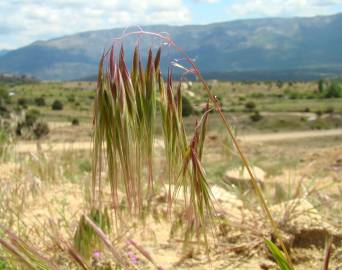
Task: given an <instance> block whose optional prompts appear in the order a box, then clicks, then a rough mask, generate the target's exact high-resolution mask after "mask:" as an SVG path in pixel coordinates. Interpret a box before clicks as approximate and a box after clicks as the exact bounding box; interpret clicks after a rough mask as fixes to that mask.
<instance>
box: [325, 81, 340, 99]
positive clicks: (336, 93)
mask: <svg viewBox="0 0 342 270" xmlns="http://www.w3.org/2000/svg"><path fill="white" fill-rule="evenodd" d="M324 96H325V98H339V97H341V96H342V88H341V86H340V85H339V84H338V83H337V82H332V83H331V84H330V85H329V87H328V88H327V89H326V91H325V95H324Z"/></svg>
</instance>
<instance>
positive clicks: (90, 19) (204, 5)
mask: <svg viewBox="0 0 342 270" xmlns="http://www.w3.org/2000/svg"><path fill="white" fill-rule="evenodd" d="M338 12H342V0H100V1H97V0H0V50H1V49H15V48H18V47H21V46H24V45H27V44H29V43H32V42H34V41H36V40H45V39H50V38H54V37H58V36H63V35H67V34H73V33H77V32H81V31H87V30H97V29H104V28H115V27H126V26H131V25H149V24H160V23H163V24H172V25H184V24H207V23H212V22H220V21H230V20H235V19H245V18H262V17H293V16H314V15H328V14H334V13H338Z"/></svg>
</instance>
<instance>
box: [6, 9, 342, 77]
mask: <svg viewBox="0 0 342 270" xmlns="http://www.w3.org/2000/svg"><path fill="white" fill-rule="evenodd" d="M341 27H342V14H337V15H332V16H318V17H311V18H267V19H250V20H238V21H231V22H223V23H215V24H209V25H187V26H167V25H157V26H146V27H144V29H145V30H147V31H154V32H168V33H169V34H170V35H171V36H172V37H173V39H174V40H175V41H176V43H177V44H179V46H180V47H182V48H183V49H184V50H185V51H186V52H187V53H188V54H189V55H190V56H191V57H192V58H195V59H196V62H197V63H198V65H199V67H200V68H201V70H202V72H203V73H206V74H208V77H219V78H229V79H254V80H255V79H278V78H281V79H314V78H318V77H320V76H335V75H337V76H338V75H339V74H342V54H341V53H340V44H342V31H341V30H340V29H341ZM122 31H123V29H119V28H117V29H111V30H99V31H92V32H84V33H79V34H75V35H70V36H64V37H60V38H57V39H52V40H48V41H37V42H35V43H33V44H30V45H28V46H26V47H22V48H19V49H16V50H12V51H9V52H7V53H6V54H4V55H2V56H0V73H1V72H2V73H17V74H29V75H33V76H35V77H37V78H39V79H47V80H72V79H79V78H85V77H89V76H93V75H94V74H96V70H97V62H98V59H99V56H100V55H101V53H102V51H103V49H104V47H105V46H108V45H109V44H110V43H111V39H112V38H113V37H117V36H119V35H120V34H121V33H122ZM152 43H153V44H154V45H156V41H151V40H148V41H146V42H145V43H143V44H142V46H143V47H144V46H147V44H148V45H150V44H152ZM172 57H175V56H174V55H172V52H171V54H170V55H169V58H172Z"/></svg>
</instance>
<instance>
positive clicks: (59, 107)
mask: <svg viewBox="0 0 342 270" xmlns="http://www.w3.org/2000/svg"><path fill="white" fill-rule="evenodd" d="M51 108H52V110H54V111H61V110H63V103H62V101H60V100H58V99H56V100H55V101H54V102H53V103H52V105H51Z"/></svg>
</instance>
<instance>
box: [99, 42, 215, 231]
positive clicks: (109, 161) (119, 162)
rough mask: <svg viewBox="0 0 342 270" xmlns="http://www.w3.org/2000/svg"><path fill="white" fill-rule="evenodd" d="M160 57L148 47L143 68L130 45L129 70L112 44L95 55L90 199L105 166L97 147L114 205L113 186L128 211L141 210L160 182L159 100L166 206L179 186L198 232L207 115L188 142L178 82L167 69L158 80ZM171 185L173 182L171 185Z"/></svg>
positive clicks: (205, 196) (205, 207)
mask: <svg viewBox="0 0 342 270" xmlns="http://www.w3.org/2000/svg"><path fill="white" fill-rule="evenodd" d="M160 57H161V50H158V52H157V53H156V56H155V57H153V54H152V51H151V50H150V51H149V53H148V57H147V64H146V67H145V68H143V65H142V63H141V60H140V57H139V51H138V48H136V49H135V51H134V57H133V63H132V71H131V73H129V71H128V70H127V67H126V63H125V58H124V50H123V48H121V50H120V53H119V55H118V59H117V61H116V58H115V54H114V49H113V48H112V49H111V50H110V51H109V52H108V54H107V55H104V56H103V58H102V59H101V62H100V67H99V74H98V89H97V95H96V99H95V106H94V108H95V112H94V130H95V134H94V153H93V157H94V161H93V168H94V170H93V198H92V199H93V201H92V204H93V207H97V205H98V204H99V203H100V202H101V190H102V186H103V180H102V179H101V177H100V175H101V169H102V168H103V167H105V166H103V163H104V159H103V158H102V156H103V151H105V152H106V156H105V157H106V163H105V164H106V165H107V175H108V180H109V182H110V186H111V195H112V203H113V206H114V208H115V209H116V210H117V211H119V210H120V207H119V205H120V204H119V198H118V190H119V188H121V187H122V188H123V189H124V191H125V204H126V205H127V208H128V210H129V212H131V213H134V214H136V215H138V216H141V215H143V212H142V209H143V208H144V203H145V202H146V201H144V200H145V198H149V197H150V196H153V194H154V190H155V189H160V188H165V187H164V186H163V185H160V183H158V184H156V182H155V179H154V178H155V177H154V168H153V157H154V151H155V147H154V144H155V122H156V111H157V106H159V110H160V112H161V122H162V123H161V125H162V130H163V140H164V145H165V156H166V160H167V162H166V164H167V168H165V170H166V172H167V175H166V179H168V180H167V183H168V188H167V187H166V188H167V189H168V197H169V202H170V206H171V200H172V198H174V197H175V196H177V194H178V191H179V190H180V187H182V190H184V196H185V197H186V198H187V199H186V200H185V201H186V205H185V209H187V210H186V211H187V213H188V214H187V218H188V225H189V226H191V227H193V228H195V230H197V231H198V232H205V227H206V223H207V218H208V217H209V216H210V215H211V212H212V204H211V196H210V189H209V186H208V183H207V180H206V176H205V172H204V169H203V167H202V165H201V157H202V152H203V146H204V138H205V133H206V121H207V118H208V115H207V112H206V113H205V114H204V116H203V117H202V120H201V121H199V122H198V123H197V125H196V128H195V131H194V134H193V135H192V137H193V139H192V140H191V142H190V143H188V142H187V135H186V132H185V126H184V123H183V117H182V108H183V106H182V95H181V88H180V84H179V85H178V86H177V89H176V91H175V90H174V83H173V80H172V75H171V73H169V74H168V77H167V82H166V83H164V81H163V77H162V74H161V72H160ZM106 63H107V64H108V68H107V70H106ZM105 70H106V71H105ZM104 145H105V146H106V148H104V147H103V146H104ZM146 183H147V184H146ZM172 186H174V187H175V188H174V189H172V188H171V187H172ZM118 215H120V213H118ZM204 235H205V234H204Z"/></svg>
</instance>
